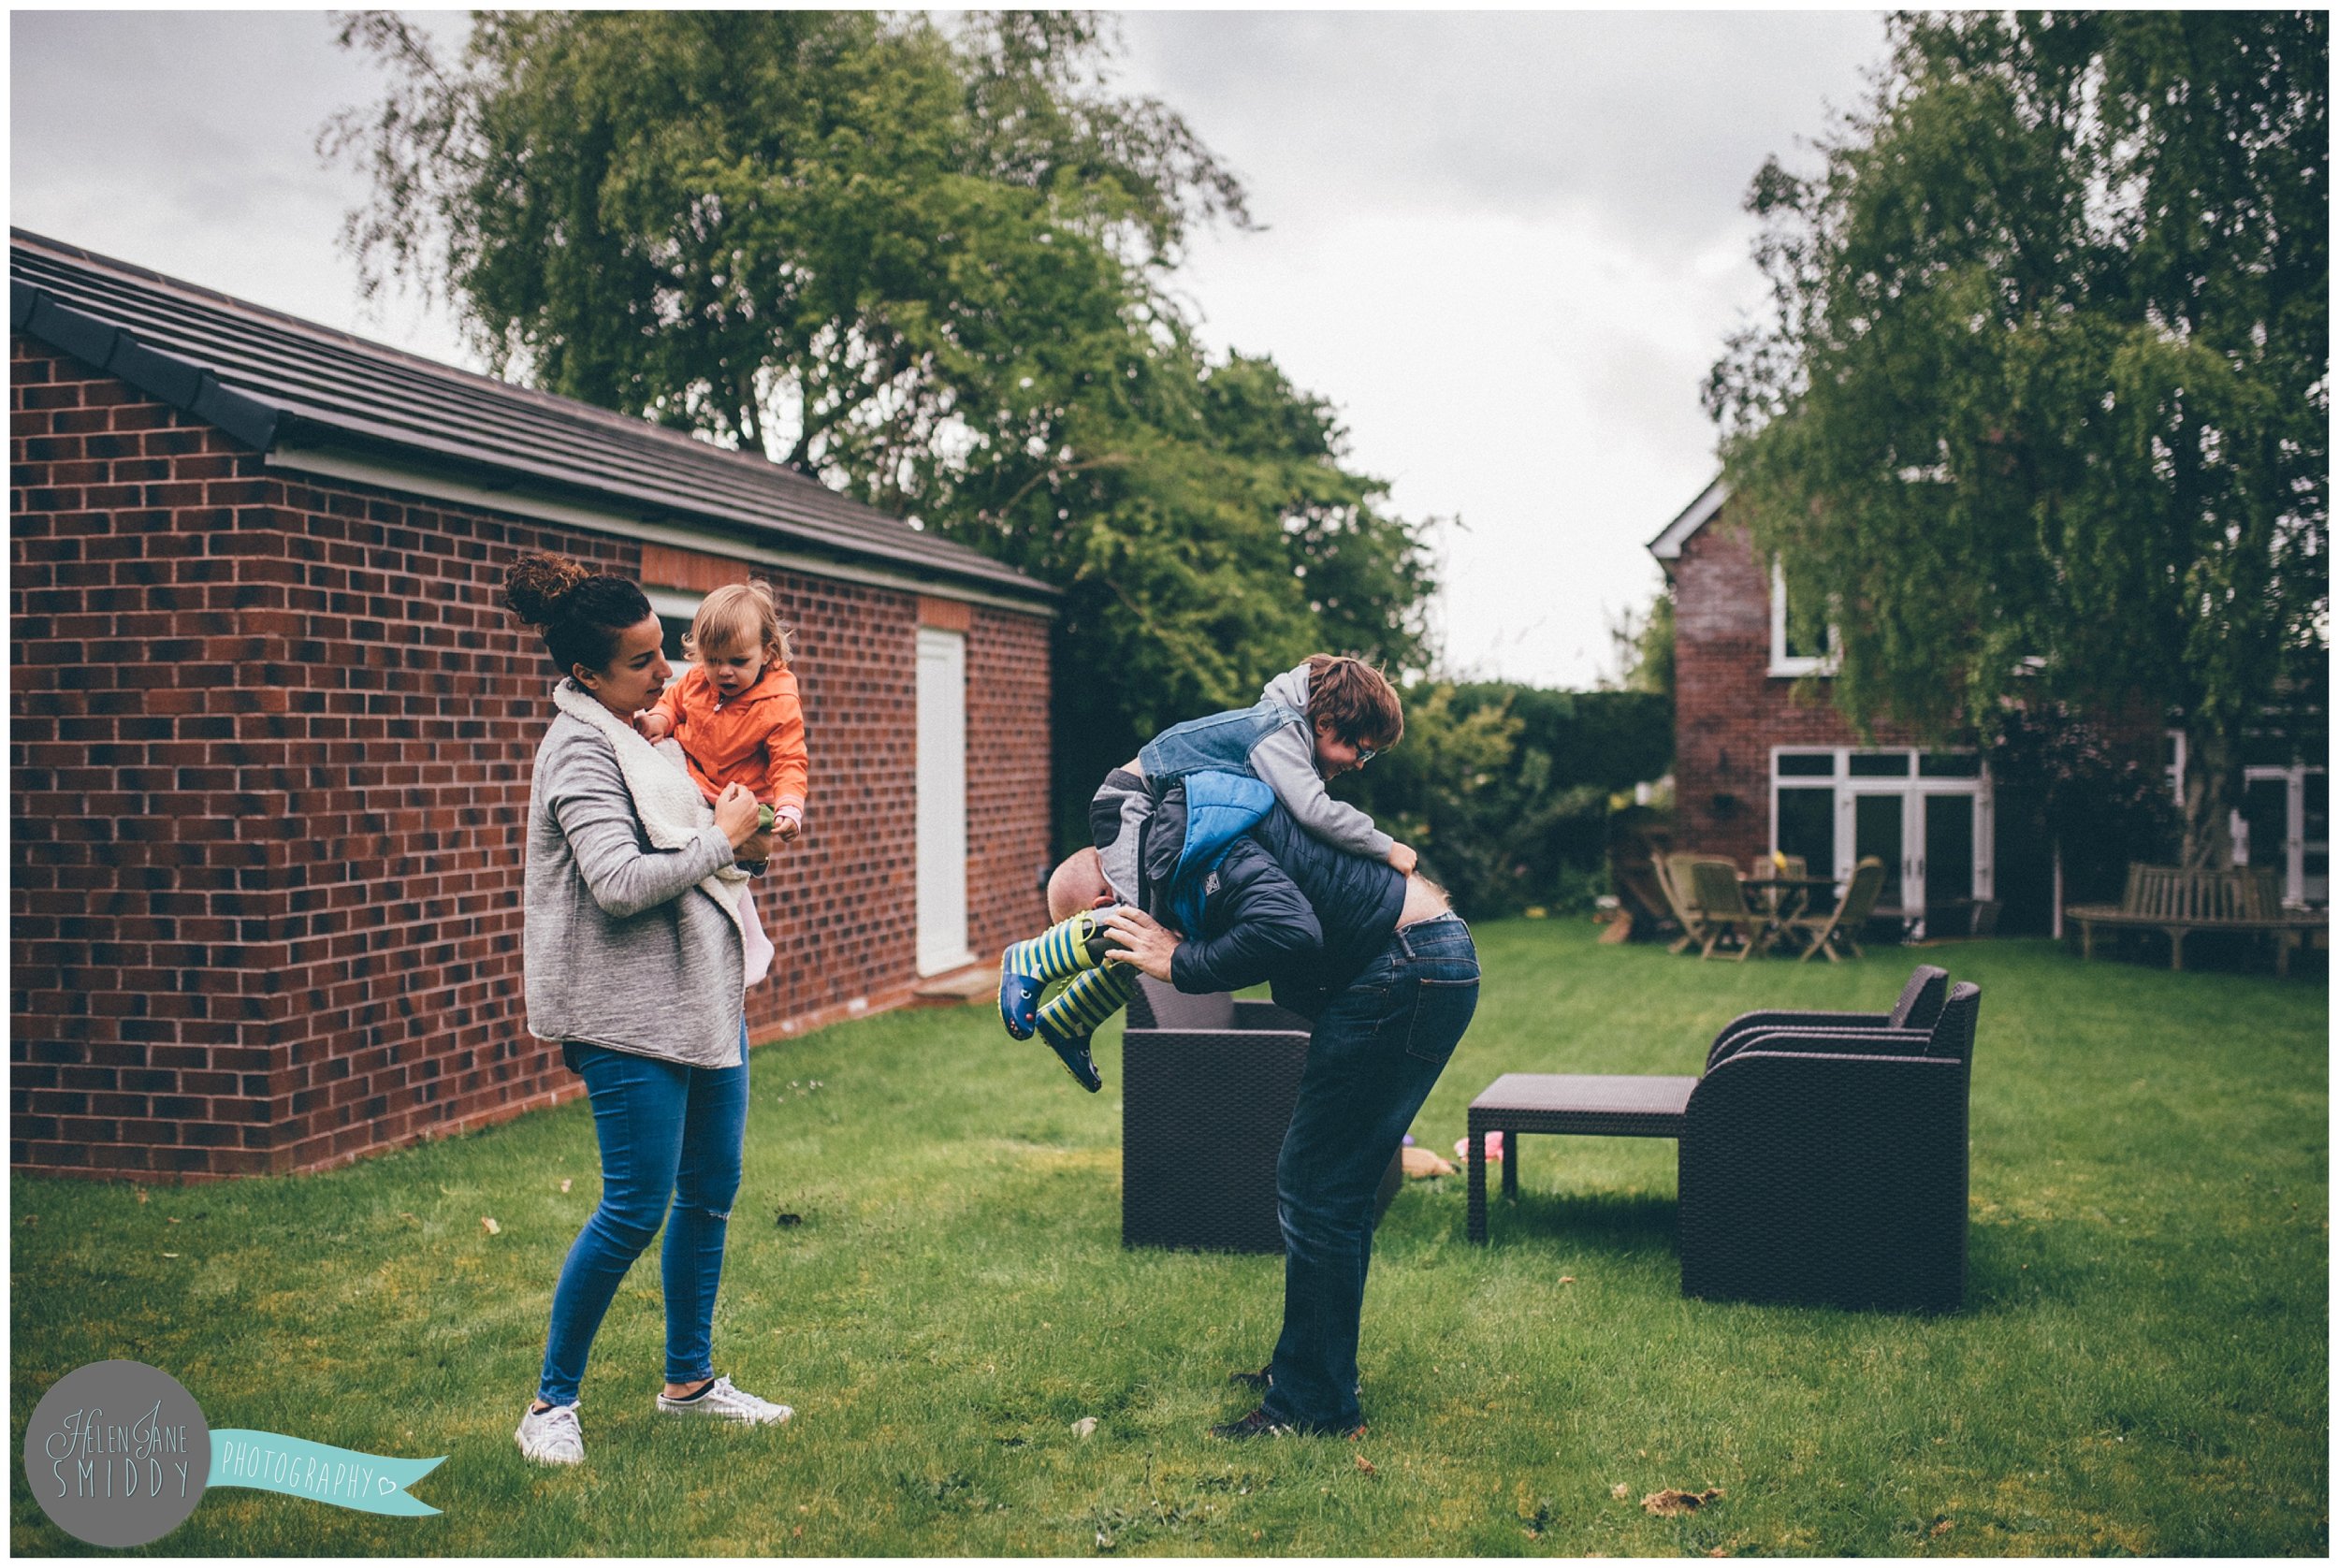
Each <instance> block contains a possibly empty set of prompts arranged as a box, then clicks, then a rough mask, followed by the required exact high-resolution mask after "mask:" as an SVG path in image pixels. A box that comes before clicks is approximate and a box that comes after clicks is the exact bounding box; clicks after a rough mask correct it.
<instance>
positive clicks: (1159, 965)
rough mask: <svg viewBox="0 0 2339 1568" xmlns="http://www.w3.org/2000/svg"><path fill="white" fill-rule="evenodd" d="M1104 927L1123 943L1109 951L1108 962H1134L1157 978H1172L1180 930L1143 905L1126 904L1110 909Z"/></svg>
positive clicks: (1106, 960)
mask: <svg viewBox="0 0 2339 1568" xmlns="http://www.w3.org/2000/svg"><path fill="white" fill-rule="evenodd" d="M1104 927H1105V929H1106V930H1107V931H1109V932H1111V934H1112V939H1113V940H1114V941H1116V942H1118V943H1120V944H1121V945H1120V946H1119V947H1118V948H1116V949H1113V950H1111V951H1107V952H1106V954H1105V962H1106V963H1108V964H1130V965H1136V967H1137V970H1138V972H1139V973H1140V974H1147V975H1151V976H1153V977H1154V979H1155V980H1162V981H1165V982H1167V981H1168V980H1169V979H1170V960H1171V959H1173V958H1175V957H1176V956H1177V952H1178V942H1179V940H1180V937H1179V936H1178V934H1177V933H1176V932H1174V931H1172V930H1170V928H1169V927H1167V926H1165V925H1162V924H1160V923H1159V922H1156V921H1155V920H1154V918H1153V917H1152V916H1150V915H1148V914H1147V913H1145V911H1144V910H1142V909H1132V908H1130V907H1128V906H1127V905H1126V904H1124V905H1122V906H1120V907H1118V908H1115V909H1111V910H1109V911H1107V912H1106V915H1105V917H1104Z"/></svg>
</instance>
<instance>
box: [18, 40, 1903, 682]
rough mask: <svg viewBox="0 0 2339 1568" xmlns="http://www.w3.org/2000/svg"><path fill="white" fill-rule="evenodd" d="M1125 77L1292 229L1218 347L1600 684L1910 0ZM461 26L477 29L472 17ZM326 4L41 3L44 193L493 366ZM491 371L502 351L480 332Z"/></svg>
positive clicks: (30, 205)
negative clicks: (331, 161) (371, 256)
mask: <svg viewBox="0 0 2339 1568" xmlns="http://www.w3.org/2000/svg"><path fill="white" fill-rule="evenodd" d="M1123 25H1124V34H1125V37H1126V51H1125V54H1124V57H1123V65H1122V69H1121V74H1120V78H1119V85H1120V86H1121V87H1122V88H1123V90H1125V91H1128V92H1133V93H1144V94H1152V95H1155V96H1157V97H1159V98H1161V99H1163V100H1164V101H1165V102H1167V103H1168V104H1170V106H1172V107H1173V108H1175V109H1178V110H1180V111H1181V112H1182V113H1184V115H1185V116H1186V118H1187V120H1188V122H1189V123H1191V124H1192V125H1193V126H1194V128H1195V129H1196V131H1198V132H1199V134H1200V136H1201V138H1202V139H1203V140H1204V141H1205V142H1206V143H1207V144H1208V145H1209V146H1210V147H1211V148H1212V149H1213V152H1216V153H1217V154H1218V155H1219V157H1220V158H1221V159H1222V160H1223V161H1225V162H1226V163H1227V164H1228V165H1230V166H1231V167H1233V168H1234V169H1235V171H1236V172H1237V173H1238V174H1239V175H1241V176H1242V179H1243V181H1244V182H1245V184H1246V185H1247V187H1248V189H1249V192H1250V207H1251V212H1252V215H1253V217H1254V218H1255V219H1257V221H1258V222H1259V223H1260V224H1261V225H1264V232H1251V233H1237V232H1232V231H1219V232H1215V233H1213V234H1211V235H1208V236H1206V237H1204V238H1203V239H1202V240H1200V241H1199V243H1198V244H1197V245H1196V246H1195V248H1194V252H1193V255H1192V258H1191V261H1190V263H1189V265H1188V267H1187V269H1186V270H1185V272H1184V275H1183V277H1182V279H1181V286H1182V287H1183V289H1184V292H1185V293H1186V295H1187V297H1188V298H1189V299H1190V300H1191V302H1192V303H1193V305H1194V307H1195V308H1196V311H1197V312H1198V314H1199V316H1200V318H1201V320H1202V323H1203V333H1204V337H1205V338H1206V340H1207V341H1210V342H1211V343H1212V344H1213V346H1216V347H1219V348H1222V349H1223V348H1228V347H1232V348H1239V349H1241V350H1242V351H1243V352H1245V353H1249V354H1260V353H1264V354H1269V355H1272V356H1274V358H1275V359H1276V360H1277V362H1278V363H1280V364H1281V365H1282V366H1283V367H1284V369H1285V370H1286V372H1287V373H1288V374H1289V375H1290V376H1291V378H1292V379H1293V381H1294V382H1295V383H1296V384H1297V385H1300V386H1301V387H1303V388H1305V389H1307V390H1308V391H1310V392H1312V393H1315V395H1317V396H1319V397H1323V398H1325V399H1329V400H1330V401H1331V402H1332V403H1333V404H1334V405H1335V406H1336V407H1337V408H1338V409H1339V410H1340V412H1341V415H1342V417H1343V419H1344V422H1345V424H1346V426H1347V428H1348V431H1349V435H1350V449H1349V461H1350V462H1351V464H1352V465H1353V466H1355V467H1357V468H1358V469H1361V470H1363V471H1364V472H1369V473H1373V474H1377V475H1379V476H1381V477H1383V478H1386V479H1387V480H1389V481H1390V482H1391V484H1392V486H1394V488H1393V500H1394V503H1395V505H1396V507H1397V509H1398V510H1399V511H1400V512H1401V513H1402V514H1404V515H1408V516H1415V517H1424V516H1439V517H1449V518H1457V519H1459V525H1458V526H1455V527H1450V528H1446V529H1442V530H1439V532H1438V535H1437V543H1438V550H1439V554H1440V557H1441V559H1442V562H1443V575H1444V579H1445V582H1446V588H1445V591H1444V593H1443V594H1442V595H1441V599H1440V603H1439V604H1438V606H1437V613H1436V620H1437V624H1438V626H1439V628H1440V630H1441V632H1442V635H1443V643H1444V647H1445V655H1446V667H1447V668H1448V669H1449V670H1450V671H1452V672H1454V673H1457V674H1466V675H1489V676H1501V677H1504V678H1509V679H1515V680H1522V681H1531V682H1534V683H1537V684H1542V685H1556V686H1587V685H1590V684H1591V683H1592V682H1593V681H1594V680H1595V679H1596V678H1597V677H1598V676H1599V675H1601V674H1602V672H1603V671H1604V670H1605V669H1606V668H1608V667H1609V664H1610V660H1611V654H1610V650H1609V646H1608V637H1607V627H1608V625H1609V623H1610V621H1611V620H1612V619H1613V618H1614V617H1615V616H1616V615H1617V614H1618V613H1619V612H1620V611H1621V610H1623V609H1624V608H1626V607H1627V606H1637V605H1641V604H1645V603H1647V601H1648V600H1649V597H1650V596H1651V595H1652V594H1653V593H1654V591H1655V590H1656V588H1657V586H1658V584H1659V582H1660V580H1661V579H1660V576H1659V573H1658V572H1657V570H1656V567H1655V564H1654V562H1652V561H1651V560H1650V559H1649V554H1648V551H1647V549H1646V545H1647V544H1648V542H1649V540H1650V539H1651V538H1653V537H1654V536H1655V535H1656V533H1657V531H1658V530H1660V529H1661V528H1663V526H1664V524H1665V523H1666V522H1667V521H1668V520H1669V519H1670V518H1671V517H1672V516H1673V515H1674V514H1675V513H1676V512H1678V511H1679V510H1680V508H1681V507H1683V506H1684V505H1686V504H1688V502H1689V501H1692V500H1693V499H1694V498H1695V496H1696V494H1697V492H1698V491H1699V490H1701V489H1703V488H1704V487H1705V486H1706V484H1707V481H1708V480H1709V479H1710V478H1711V477H1712V474H1713V470H1714V458H1713V447H1714V432H1713V428H1712V426H1711V425H1709V424H1708V423H1707V420H1706V418H1705V415H1704V414H1703V413H1702V412H1701V411H1700V409H1699V407H1698V400H1697V393H1698V387H1699V385H1700V383H1701V382H1702V380H1703V378H1704V376H1705V373H1706V371H1707V368H1708V367H1709V366H1710V365H1711V363H1712V362H1713V360H1714V358H1715V356H1717V354H1718V353H1719V352H1720V349H1721V344H1722V339H1723V336H1724V335H1725V334H1726V333H1727V332H1728V331H1730V330H1731V329H1732V328H1733V327H1735V326H1736V325H1737V324H1738V323H1739V322H1740V321H1741V319H1743V318H1744V317H1745V316H1746V315H1748V314H1750V313H1751V312H1757V311H1759V309H1760V307H1761V304H1762V300H1763V286H1762V283H1761V279H1760V277H1759V275H1758V274H1757V273H1756V272H1755V270H1754V268H1753V264H1752V262H1751V259H1750V256H1749V249H1748V246H1749V241H1750V240H1751V236H1752V232H1753V229H1752V221H1751V219H1750V218H1748V217H1747V216H1746V214H1745V213H1744V212H1742V211H1740V209H1739V201H1740V199H1741V197H1742V196H1743V195H1744V193H1745V190H1746V186H1747V182H1748V181H1749V180H1750V179H1751V177H1752V175H1753V173H1754V171H1755V169H1756V168H1758V167H1760V166H1761V164H1762V162H1763V160H1764V158H1765V157H1766V156H1768V155H1770V154H1771V153H1774V152H1776V153H1779V154H1780V155H1782V156H1784V157H1786V158H1788V159H1789V160H1790V161H1792V162H1802V163H1806V164H1808V162H1809V151H1808V147H1809V141H1810V140H1811V138H1815V137H1817V136H1819V135H1821V134H1822V133H1823V131H1824V130H1825V129H1826V127H1827V123H1828V118H1829V112H1830V110H1831V109H1847V108H1851V107H1852V106H1853V105H1855V104H1856V103H1857V101H1858V100H1859V98H1860V96H1861V95H1862V94H1863V92H1864V90H1865V73H1866V72H1867V71H1868V70H1869V69H1871V68H1872V67H1874V66H1875V65H1877V64H1879V63H1880V61H1881V57H1882V54H1883V24H1882V19H1881V13H1876V12H1861V11H1826V12H1795V13H1764V12H1751V11H1735V12H1681V13H1620V12H1470V13H1441V12H1403V11H1378V12H1333V11H1303V12H1270V11H1249V12H1193V11H1143V12H1130V13H1126V15H1125V16H1124V18H1123ZM432 26H433V30H434V31H436V32H438V33H439V34H441V35H442V36H445V37H449V38H459V36H461V31H462V26H463V23H462V22H461V19H460V18H459V16H458V17H443V18H440V19H437V20H434V21H433V22H432ZM332 32H333V29H332V24H331V22H329V20H328V19H327V16H326V14H325V13H323V12H305V11H273V12H250V11H244V12H204V11H175V12H153V11H148V12H103V11H17V12H14V13H12V14H11V15H10V18H9V40H10V78H11V80H10V86H11V98H10V111H9V121H10V134H11V154H10V174H11V181H12V182H11V194H10V198H9V221H10V222H11V223H12V224H14V225H18V226H21V227H24V228H29V229H32V230H34V231H35V232H36V233H41V234H45V235H48V236H50V237H51V238H53V239H57V240H65V241H66V242H68V243H71V244H76V245H80V246H82V247H84V248H85V249H89V250H93V251H96V252H99V253H100V254H108V255H112V256H117V257H119V258H121V259H123V260H126V261H132V262H136V263H138V264H140V265H142V266H146V267H151V268H153V269H155V270H157V271H161V272H166V273H169V274H171V275H173V276H176V277H181V278H185V279H187V280H189V281H191V282H194V283H202V284H206V285H208V286H210V287H213V288H217V289H221V290H223V291H225V292H228V293H232V294H236V295H240V296H241V297H243V298H248V299H253V300H255V301H257V302H259V303H262V304H265V305H269V306H272V307H274V308H276V309H278V310H283V311H286V312H292V313H293V314H296V315H300V316H305V317H308V318H310V319H312V320H315V321H321V322H326V323H329V324H331V325H333V326H337V327H343V328H345V329H347V330H350V331H354V332H357V333H360V334H362V335H365V336H368V337H372V338H376V339H380V340H382V341H388V342H393V343H397V344H399V345H400V346H403V347H406V348H410V349H413V350H414V351H416V352H418V353H423V354H427V355H429V356H433V357H436V358H441V359H445V360H449V361H453V362H457V363H471V361H469V360H468V359H466V357H465V356H464V355H463V354H462V351H461V349H460V347H459V344H458V338H457V334H456V331H455V328H454V326H453V324H452V323H451V322H450V321H448V320H447V319H446V318H444V317H443V316H436V315H433V314H431V313H429V312H426V311H425V310H423V309H422V308H421V307H420V306H419V305H418V304H417V303H416V302H414V301H413V300H411V299H409V300H403V301H399V300H393V301H390V302H388V303H387V304H385V305H384V306H380V307H361V306H360V304H359V302H358V299H357V294H356V281H355V269H354V268H353V267H352V266H351V265H350V264H349V262H348V261H347V259H346V258H345V257H343V256H342V255H341V254H340V252H339V251H338V250H337V248H336V243H335V241H336V236H337V234H338V231H339V227H340V223H341V214H342V212H343V211H344V210H345V209H346V208H348V207H349V206H350V205H351V204H352V203H353V202H354V201H356V199H357V198H358V197H359V196H362V194H363V192H362V190H361V188H360V186H359V184H358V183H357V181H356V177H355V176H353V175H352V174H350V173H349V172H348V171H346V170H345V169H339V168H336V169H327V168H324V167H320V166H319V164H318V161H317V158H316V156H315V153H314V152H313V150H312V148H313V142H314V138H315V132H316V129H317V126H318V125H319V124H320V123H322V122H323V121H324V119H325V118H326V116H327V115H328V114H329V113H331V112H332V111H333V110H334V109H339V108H341V107H343V106H344V105H348V104H352V103H356V102H359V101H362V100H365V99H368V98H370V97H372V96H373V95H374V94H375V93H376V91H377V87H378V81H377V79H376V78H375V77H374V76H373V75H372V74H371V73H370V71H369V70H367V69H366V68H365V66H364V65H363V64H362V63H361V62H360V61H359V60H358V59H357V58H356V57H354V56H351V55H347V54H344V53H342V52H341V51H339V50H337V49H335V48H334V47H333V44H332ZM473 368H476V366H474V367H473Z"/></svg>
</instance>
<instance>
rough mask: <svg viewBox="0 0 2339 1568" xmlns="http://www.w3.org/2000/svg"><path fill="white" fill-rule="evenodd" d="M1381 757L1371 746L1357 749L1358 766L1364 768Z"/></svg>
mask: <svg viewBox="0 0 2339 1568" xmlns="http://www.w3.org/2000/svg"><path fill="white" fill-rule="evenodd" d="M1379 755H1380V753H1379V752H1378V751H1375V750H1373V748H1371V747H1369V746H1359V747H1358V748H1357V766H1358V767H1362V766H1364V764H1365V763H1367V762H1371V761H1372V760H1373V758H1375V757H1377V756H1379Z"/></svg>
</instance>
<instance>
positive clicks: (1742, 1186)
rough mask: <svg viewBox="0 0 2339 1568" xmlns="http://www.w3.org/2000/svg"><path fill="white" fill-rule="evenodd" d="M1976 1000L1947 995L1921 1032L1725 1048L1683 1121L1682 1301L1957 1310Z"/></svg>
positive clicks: (1847, 1034)
mask: <svg viewBox="0 0 2339 1568" xmlns="http://www.w3.org/2000/svg"><path fill="white" fill-rule="evenodd" d="M1981 999H1982V994H1981V992H1980V990H1979V989H1978V988H1977V987H1975V986H1973V985H1971V984H1967V983H1959V984H1957V985H1955V986H1953V987H1951V988H1950V991H1949V995H1948V996H1947V998H1946V999H1945V1000H1944V1001H1943V1003H1942V1006H1941V1011H1940V1016H1939V1018H1938V1019H1937V1020H1936V1021H1935V1023H1934V1026H1933V1028H1932V1029H1931V1030H1930V1031H1926V1032H1924V1033H1913V1032H1911V1031H1908V1030H1891V1029H1880V1030H1872V1031H1863V1030H1856V1029H1844V1030H1826V1029H1805V1028H1784V1029H1772V1030H1755V1031H1751V1032H1749V1033H1746V1034H1743V1035H1740V1036H1738V1037H1737V1038H1736V1041H1735V1042H1734V1044H1733V1045H1732V1047H1731V1049H1729V1050H1728V1051H1726V1052H1724V1053H1722V1055H1721V1057H1720V1059H1719V1060H1717V1061H1716V1062H1715V1063H1714V1064H1713V1065H1712V1066H1711V1067H1709V1068H1708V1069H1707V1073H1706V1075H1705V1076H1704V1077H1703V1078H1701V1079H1700V1080H1698V1082H1697V1087H1696V1090H1695V1092H1694V1093H1693V1094H1692V1095H1691V1096H1690V1097H1689V1103H1688V1105H1687V1106H1686V1107H1685V1109H1684V1112H1683V1116H1682V1125H1681V1131H1680V1134H1679V1137H1680V1167H1679V1169H1680V1241H1681V1291H1682V1294H1683V1295H1686V1296H1697V1297H1705V1298H1709V1299H1730V1300H1749V1301H1792V1302H1801V1303H1808V1304H1814V1305H1830V1306H1840V1307H1881V1308H1887V1309H1895V1310H1918V1311H1935V1312H1952V1311H1954V1310H1956V1309H1957V1308H1958V1307H1959V1306H1960V1305H1962V1304H1963V1302H1964V1299H1965V1282H1966V1209H1967V1192H1968V1179H1969V1170H1968V1166H1967V1129H1968V1106H1969V1091H1970V1086H1971V1082H1972V1059H1973V1042H1974V1025H1975V1022H1976V1020H1977V1018H1978V1016H1979V1013H1980V1009H1981Z"/></svg>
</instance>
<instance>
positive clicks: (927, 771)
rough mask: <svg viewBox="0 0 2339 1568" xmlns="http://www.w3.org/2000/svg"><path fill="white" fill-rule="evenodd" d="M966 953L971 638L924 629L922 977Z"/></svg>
mask: <svg viewBox="0 0 2339 1568" xmlns="http://www.w3.org/2000/svg"><path fill="white" fill-rule="evenodd" d="M974 956H975V955H974V954H973V953H971V952H969V951H967V949H966V634H965V633H964V632H937V631H935V630H934V629H933V628H931V627H923V626H922V627H920V628H919V629H918V972H919V973H920V974H922V975H936V974H940V973H941V972H943V971H944V970H946V969H956V968H959V967H962V966H963V965H967V964H971V963H973V962H974Z"/></svg>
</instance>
